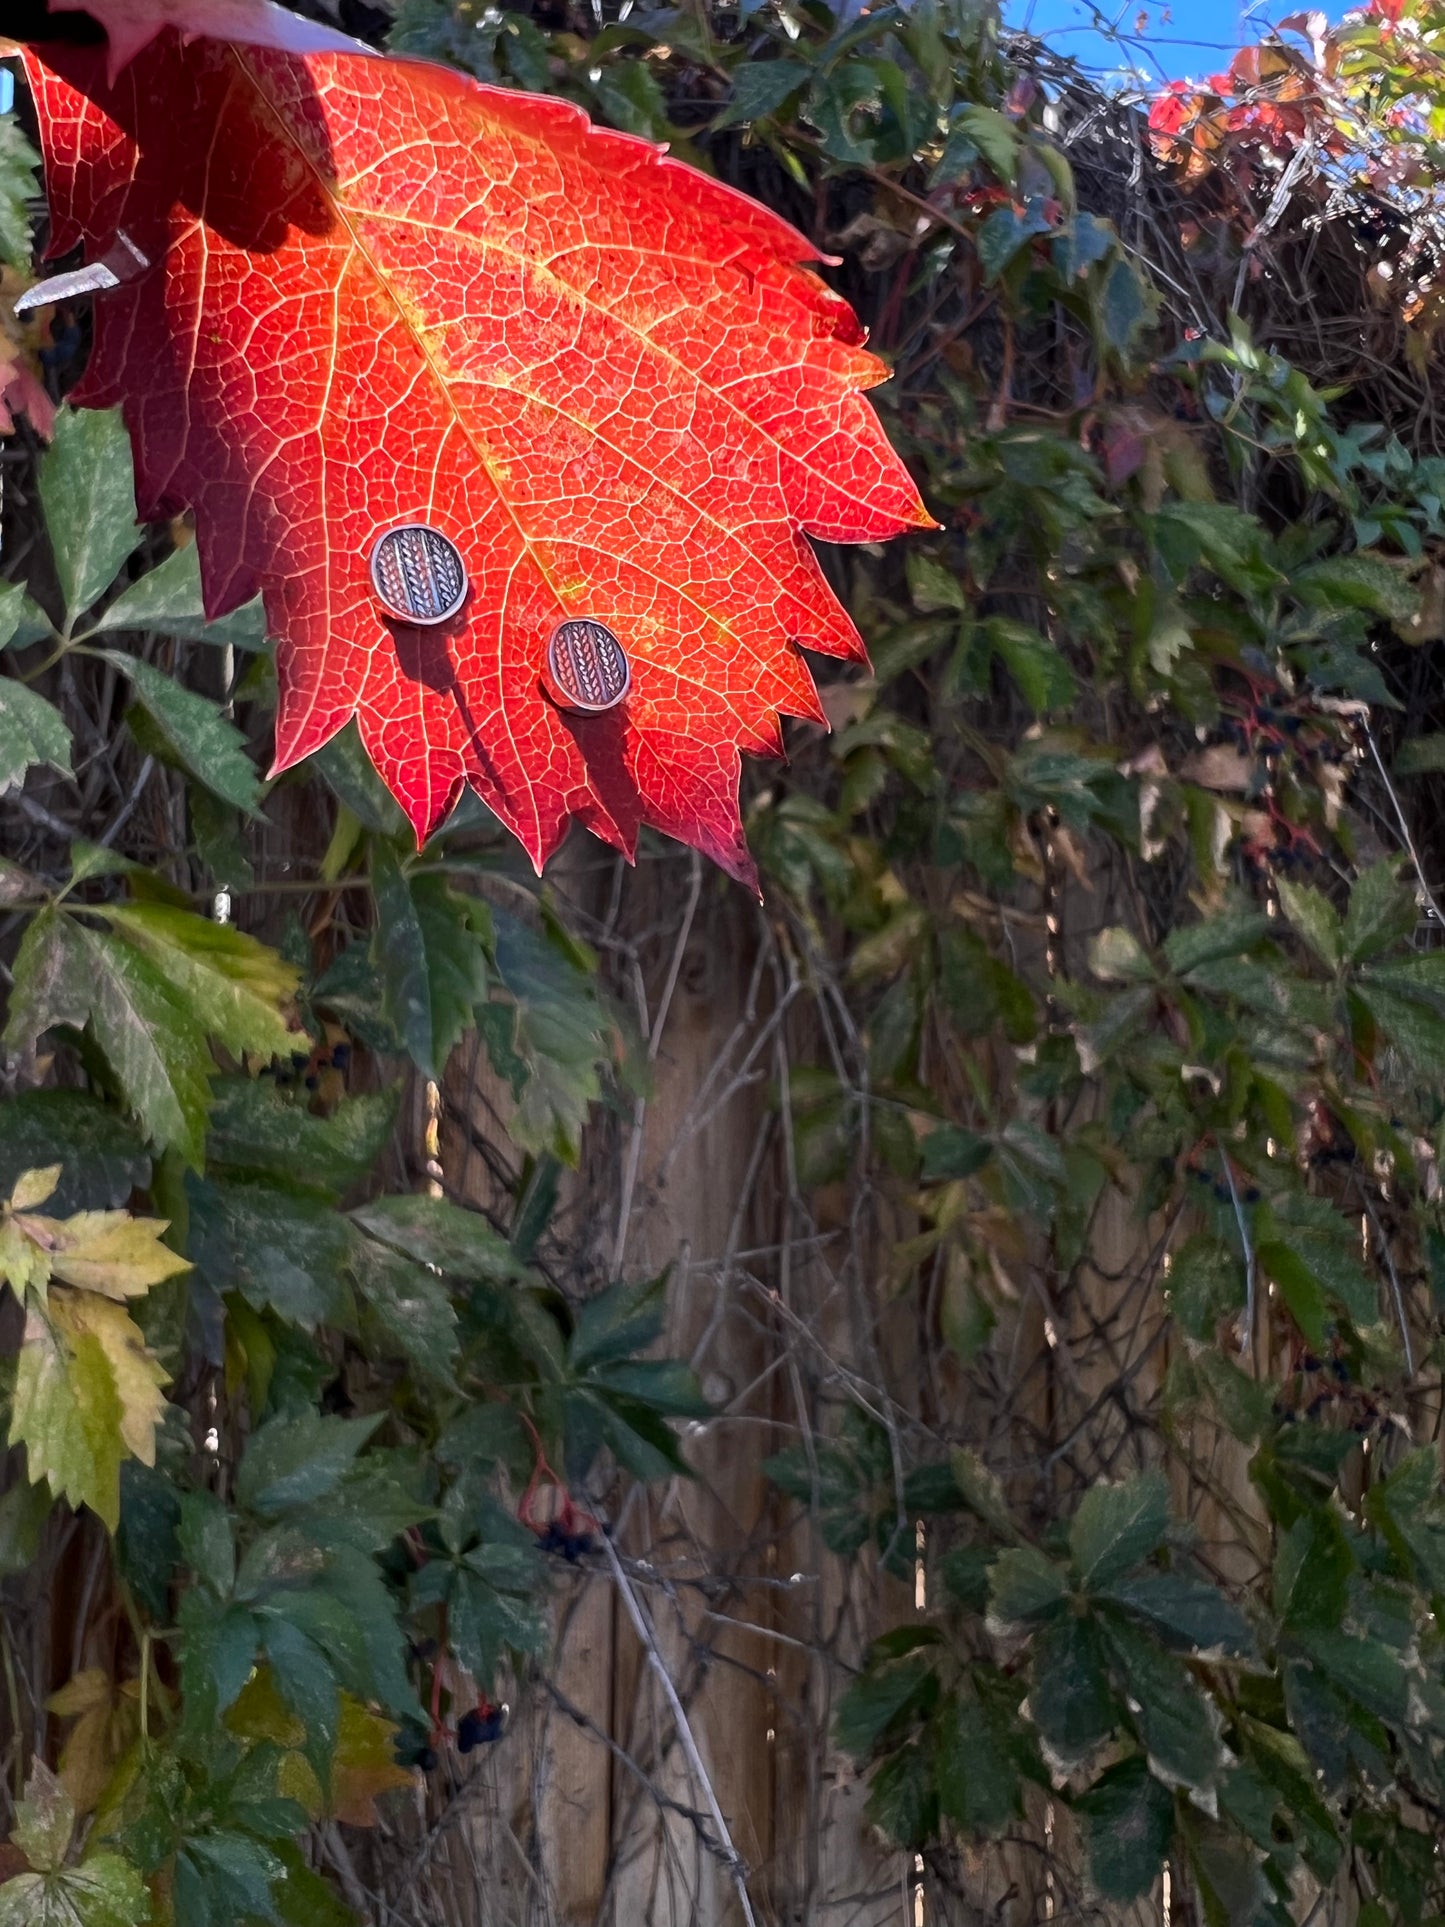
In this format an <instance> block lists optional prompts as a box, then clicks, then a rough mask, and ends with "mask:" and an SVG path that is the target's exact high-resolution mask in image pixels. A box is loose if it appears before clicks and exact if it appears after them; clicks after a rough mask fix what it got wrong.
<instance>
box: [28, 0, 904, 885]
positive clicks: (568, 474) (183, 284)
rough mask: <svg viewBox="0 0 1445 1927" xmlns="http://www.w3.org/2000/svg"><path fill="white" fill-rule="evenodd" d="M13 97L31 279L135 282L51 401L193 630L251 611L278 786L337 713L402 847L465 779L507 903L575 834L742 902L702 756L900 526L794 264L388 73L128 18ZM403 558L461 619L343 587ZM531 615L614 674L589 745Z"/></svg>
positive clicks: (724, 195) (431, 71) (727, 778)
mask: <svg viewBox="0 0 1445 1927" xmlns="http://www.w3.org/2000/svg"><path fill="white" fill-rule="evenodd" d="M91 10H92V11H93V12H95V13H96V14H98V15H99V16H101V17H104V15H105V13H106V11H107V8H106V7H105V5H104V4H101V5H97V6H96V7H94V8H92V9H91ZM228 10H229V11H231V12H234V11H235V8H234V6H232V7H231V8H230V9H228ZM152 11H153V12H156V11H157V10H156V9H155V8H152ZM242 11H245V9H242ZM258 11H260V10H258ZM204 15H205V8H204V7H201V6H198V5H197V4H196V0H189V4H179V5H178V4H171V5H168V6H166V7H163V8H160V9H159V11H158V13H157V19H159V18H160V17H162V16H163V17H164V18H165V19H167V20H172V19H177V18H181V17H182V16H184V19H183V24H186V23H188V22H190V21H193V20H195V19H200V18H203V17H204ZM268 17H269V18H271V19H272V20H274V18H275V15H274V13H273V14H270V15H269V16H268ZM26 66H27V71H28V73H29V76H30V80H31V84H32V87H33V90H34V93H35V98H36V103H37V108H38V112H39V117H40V125H41V132H42V137H43V144H44V148H45V154H46V160H47V178H48V185H49V194H50V201H51V209H52V218H53V239H52V249H53V251H54V252H57V253H59V252H64V251H67V250H69V249H71V248H74V247H76V246H82V247H83V248H84V250H85V253H86V256H87V258H95V257H98V256H102V255H105V254H106V252H107V250H109V249H111V248H113V247H114V246H115V244H116V240H117V236H118V235H124V236H125V237H126V238H127V240H128V242H129V243H130V244H132V245H133V246H135V247H136V248H138V249H139V250H140V251H141V253H142V254H143V255H144V256H145V257H146V259H147V260H148V261H149V262H150V263H151V264H152V265H151V267H150V268H149V269H148V271H146V272H144V273H142V274H140V275H139V276H138V278H136V279H134V280H132V281H129V282H128V283H126V284H125V285H123V286H122V287H120V288H118V289H116V290H115V291H113V292H112V293H110V294H108V295H107V296H105V297H104V298H103V299H101V300H99V301H98V302H97V303H96V334H95V345H94V349H93V352H92V357H91V362H90V367H89V369H88V372H87V374H86V376H85V379H84V382H83V384H82V386H81V388H80V390H79V391H78V392H77V394H76V396H75V399H76V400H77V401H80V402H83V403H89V404H93V405H97V406H105V405H110V404H112V403H120V404H121V405H122V406H123V408H124V411H125V417H126V421H127V423H128V425H129V427H130V430H131V434H132V439H133V441H134V445H135V453H136V468H137V477H138V487H139V495H140V505H141V511H142V513H143V514H144V515H145V516H147V517H152V516H165V515H172V514H175V513H176V512H178V511H180V510H182V509H185V508H193V509H194V510H195V512H196V521H197V537H198V542H199V546H200V553H201V562H202V572H203V579H204V583H205V589H206V598H207V606H208V609H209V610H210V612H211V613H212V614H213V615H219V614H221V613H223V612H224V611H226V610H228V609H231V608H233V607H235V606H236V605H237V604H239V603H241V602H242V601H244V600H246V599H247V598H249V597H250V596H252V595H254V594H255V593H256V592H257V591H258V590H259V591H260V592H261V593H262V594H263V595H264V597H265V602H266V609H267V615H268V620H269V624H270V627H271V629H272V631H273V633H274V634H275V635H276V636H277V637H278V638H279V651H278V669H279V680H280V705H279V713H278V718H277V732H276V768H277V769H278V770H282V769H286V768H288V767H289V766H290V765H292V764H293V763H295V762H296V761H298V760H299V759H300V758H301V757H303V756H305V755H307V754H308V753H310V752H311V751H313V750H315V749H318V748H319V747H320V746H321V745H322V744H324V743H325V742H326V741H327V740H328V739H329V738H330V737H331V736H332V735H334V734H335V732H336V731H337V730H339V729H340V728H342V727H343V725H345V724H346V723H347V722H348V721H349V720H350V719H351V718H352V717H353V716H355V717H356V718H357V720H358V723H359V726H360V730H361V736H362V740H363V741H364V743H365V745H366V748H367V750H368V751H369V753H370V755H371V757H372V759H373V760H374V762H375V763H376V766H377V768H378V769H379V770H380V772H381V774H382V776H383V777H384V779H385V780H386V782H387V784H388V786H389V787H390V788H391V789H392V791H393V792H394V793H395V795H396V796H397V797H398V799H399V800H400V801H401V803H402V804H403V806H404V807H405V809H406V811H407V814H408V816H409V817H410V819H411V821H412V823H413V825H414V826H415V828H416V831H417V834H418V836H419V837H424V836H425V835H426V834H427V833H428V832H429V831H431V830H432V829H433V828H435V826H436V825H437V824H438V823H439V822H440V821H441V819H442V818H443V817H444V816H445V815H446V813H447V812H448V810H449V809H450V808H451V807H452V805H453V804H454V803H455V801H456V799H457V796H458V794H459V792H460V790H461V788H462V785H463V784H464V783H466V782H470V783H471V784H472V785H473V786H474V787H475V788H476V789H477V791H478V792H479V793H480V794H481V796H482V797H483V798H484V799H485V801H486V802H487V803H488V804H489V805H490V806H491V807H492V809H493V810H494V811H495V812H496V813H497V815H498V816H499V817H500V818H501V820H502V821H503V822H504V823H506V824H507V825H508V827H509V828H510V829H511V830H513V831H514V832H515V834H516V835H517V836H518V837H519V838H520V839H521V841H522V843H523V844H524V846H525V847H526V849H527V851H528V854H529V855H530V856H531V857H532V859H533V861H534V862H536V863H537V864H538V865H539V866H540V864H541V863H542V862H543V861H544V860H545V859H546V857H547V856H548V855H549V854H550V853H551V852H552V851H553V850H554V849H555V848H556V847H557V845H558V843H559V842H560V841H561V839H562V837H563V835H564V834H565V832H566V829H567V826H568V823H569V820H570V818H572V817H577V818H579V819H580V820H581V821H582V822H584V823H585V824H587V825H588V826H589V827H590V828H591V829H592V830H594V831H595V832H596V833H597V834H598V835H600V836H602V837H603V838H605V839H606V840H607V841H608V842H609V843H611V844H613V845H614V846H615V847H617V848H618V849H620V850H623V851H625V852H627V853H628V854H630V853H631V852H632V850H633V849H634V847H635V843H636V839H637V835H638V831H639V829H640V827H641V826H642V825H643V824H650V825H653V826H654V827H656V828H658V829H660V830H663V831H665V832H667V833H668V834H670V835H672V836H675V837H679V838H681V839H682V840H684V841H685V842H688V843H691V844H694V845H696V846H697V847H698V848H699V849H701V850H703V851H705V852H706V853H707V854H709V855H710V856H712V857H714V858H715V859H716V860H717V861H718V862H719V863H721V864H722V865H723V867H724V868H726V869H727V870H729V871H730V872H731V873H732V874H733V875H735V876H739V877H743V878H746V879H749V880H752V878H753V875H754V873H753V869H752V863H751V859H750V857H749V855H748V852H747V847H746V843H745V841H744V838H743V833H742V827H741V822H740V819H739V814H738V802H737V785H738V776H739V754H740V752H742V751H747V752H750V753H755V754H776V753H778V752H779V751H780V749H781V736H780V726H779V717H780V715H782V714H791V715H797V716H809V717H815V718H817V717H819V716H820V713H821V712H820V711H819V709H818V705H817V697H816V693H815V691H814V688H813V683H812V679H811V677H810V675H809V672H808V669H807V667H806V664H805V662H804V660H803V657H802V655H801V654H800V645H801V646H806V647H808V648H812V649H816V650H820V651H823V652H824V653H827V654H830V655H835V656H845V657H853V658H855V659H857V658H861V657H862V654H863V651H862V645H861V643H860V641H859V639H858V636H857V632H856V631H855V629H854V626H853V624H852V622H851V620H850V619H849V617H848V615H847V614H846V612H845V611H844V610H843V608H842V607H841V605H840V604H839V602H838V601H837V599H836V597H835V596H834V595H833V593H832V591H831V590H830V589H829V587H828V585H827V583H826V582H825V580H824V577H823V575H822V572H821V570H820V568H819V566H818V563H817V561H816V559H815V557H814V555H813V553H812V550H811V548H810V546H809V543H808V541H807V539H806V538H807V536H810V535H811V536H816V537H820V538H823V539H826V540H829V541H835V542H853V541H873V540H877V539H879V538H882V537H886V536H891V535H895V534H897V533H899V532H901V531H903V530H905V529H909V528H918V527H927V526H930V522H929V517H928V515H927V513H926V511H925V510H924V508H923V506H922V504H921V502H920V500H919V498H918V494H917V491H916V490H915V488H914V486H913V484H912V482H911V480H910V479H909V477H908V475H907V473H906V471H905V470H904V468H903V467H902V464H901V463H900V462H899V460H898V458H897V456H896V455H895V454H894V453H893V451H892V449H891V448H890V447H889V445H888V442H887V440H886V438H885V436H884V434H883V432H882V429H881V427H880V426H879V423H878V421H877V418H876V416H875V415H874V413H873V411H872V409H871V407H870V405H869V404H868V403H867V401H866V400H865V399H864V398H863V392H862V391H863V390H865V389H867V388H869V387H871V386H873V385H874V384H875V383H877V382H878V381H880V380H882V379H883V378H884V376H885V374H886V370H885V369H884V367H883V365H882V364H881V363H880V362H878V361H877V360H876V359H874V358H873V357H872V356H871V355H869V354H868V353H867V352H866V351H865V350H864V348H863V345H862V342H863V334H862V330H861V328H860V326H859V324H858V322H857V320H856V318H855V317H854V315H853V313H852V311H851V310H850V309H849V307H848V306H847V304H846V303H845V302H844V301H842V300H841V299H840V298H839V297H838V296H836V295H835V294H833V293H832V292H831V291H830V290H829V289H828V288H827V287H826V286H825V285H824V284H823V282H821V281H820V280H819V279H818V278H817V277H816V276H815V275H814V274H813V273H811V272H810V271H809V270H808V269H807V268H806V267H804V266H802V265H800V263H802V262H804V261H806V260H807V259H808V258H810V256H812V255H813V250H812V249H811V248H810V247H809V245H808V243H807V242H806V241H805V240H804V238H803V237H802V236H801V235H799V234H798V233H796V232H795V231H794V230H793V229H792V228H791V227H789V226H788V225H787V224H786V223H785V222H783V221H781V220H779V219H778V217H777V216H775V215H773V214H771V213H769V212H768V211H767V210H766V209H764V208H762V207H760V206H757V205H756V204H755V203H753V202H752V201H750V200H748V199H747V198H746V197H745V196H743V195H741V194H739V193H736V192H734V191H733V190H731V189H729V188H727V187H724V186H721V185H719V184H718V183H716V182H713V181H711V180H708V179H707V178H706V177H704V176H703V175H701V174H699V173H697V172H695V171H694V170H692V169H690V168H688V167H685V166H683V165H681V164H680V163H678V162H676V161H673V160H670V159H667V158H664V156H663V155H662V154H661V153H660V152H659V151H658V150H656V149H655V148H653V147H651V146H649V145H647V144H646V143H644V142H641V141H638V140H636V139H633V138H631V137H628V136H623V135H618V134H611V133H604V132H599V131H598V130H596V129H594V128H592V127H590V126H589V124H588V122H587V120H586V118H585V117H584V116H583V115H582V114H581V113H580V112H579V111H578V110H577V109H575V108H573V107H571V106H568V105H565V104H564V103H562V102H559V101H555V100H549V99H539V98H534V97H527V96H521V95H514V94H510V93H507V92H504V91H501V90H498V89H495V88H488V87H483V86H480V85H478V84H477V83H475V82H473V81H470V80H468V79H466V78H464V77H463V76H461V75H459V74H456V73H453V72H451V71H449V70H447V69H444V68H441V67H434V66H431V65H429V64H426V63H423V62H419V61H412V60H403V59H391V58H383V57H379V56H369V55H366V54H364V53H360V52H353V51H349V50H345V49H343V48H341V47H337V48H331V47H327V48H324V49H319V50H313V51H303V52H288V51H284V50H281V49H279V48H278V47H276V46H275V45H274V44H272V45H269V46H256V45H246V44H240V43H237V42H235V41H228V40H225V39H218V38H183V37H182V35H181V33H180V32H179V31H178V30H177V28H176V26H174V25H160V26H159V28H158V29H157V25H156V22H155V21H151V20H149V16H148V33H147V36H146V40H145V44H144V45H143V46H141V47H140V50H139V51H138V52H136V53H135V56H134V58H132V59H130V60H129V61H128V63H127V64H125V65H124V66H122V67H121V68H120V70H119V71H118V72H117V73H116V75H115V77H114V79H113V80H111V79H108V77H107V59H106V50H105V49H104V48H103V47H99V46H78V47H77V46H62V45H59V44H52V45H46V46H41V47H39V48H32V49H30V50H28V51H27V57H26ZM414 522H420V523H424V524H427V525H430V526H431V527H432V528H434V529H436V530H438V531H440V532H441V533H442V534H443V535H444V536H446V537H447V538H449V540H450V541H451V542H452V543H454V544H455V545H456V548H457V550H458V551H459V552H460V555H461V558H462V562H463V564H464V567H465V570H466V573H467V576H468V578H469V582H470V592H469V594H468V596H467V599H466V601H465V603H464V605H463V606H462V608H461V610H460V612H459V614H458V615H457V616H456V617H455V619H453V620H452V621H450V622H447V623H444V624H442V625H439V626H433V627H427V628H421V627H416V626H406V625H404V624H400V623H397V622H395V621H393V620H391V619H390V618H389V617H388V616H387V614H386V613H385V611H384V609H383V608H382V606H381V604H380V603H379V601H378V598H377V594H376V590H375V588H374V586H373V581H372V577H371V573H370V568H369V557H370V555H371V552H372V550H373V548H374V546H375V544H376V543H377V541H378V539H379V538H380V537H381V536H382V535H383V534H384V533H385V532H386V531H388V530H390V529H392V528H394V527H396V526H398V525H399V524H406V523H414ZM568 620H573V621H576V620H587V621H591V622H595V623H601V624H603V625H605V627H606V628H607V629H609V630H611V631H612V633H613V634H614V635H615V636H616V637H617V639H618V640H619V642H620V643H621V645H622V647H623V649H624V650H625V651H626V655H627V658H628V664H629V667H630V670H631V684H630V688H629V691H628V694H627V697H626V699H625V701H624V702H622V703H621V704H620V706H618V707H616V708H614V709H612V710H609V711H607V712H606V713H604V714H591V715H581V714H576V713H572V712H569V711H568V710H566V709H564V708H562V707H561V706H560V705H559V704H557V703H556V702H554V701H553V700H552V699H551V697H550V696H549V694H548V693H547V691H546V689H545V688H544V685H543V680H542V670H543V664H544V660H545V657H546V651H547V646H548V642H549V639H550V638H551V636H552V635H553V633H554V632H555V631H556V630H557V628H558V626H559V625H560V624H561V623H563V622H564V621H568Z"/></svg>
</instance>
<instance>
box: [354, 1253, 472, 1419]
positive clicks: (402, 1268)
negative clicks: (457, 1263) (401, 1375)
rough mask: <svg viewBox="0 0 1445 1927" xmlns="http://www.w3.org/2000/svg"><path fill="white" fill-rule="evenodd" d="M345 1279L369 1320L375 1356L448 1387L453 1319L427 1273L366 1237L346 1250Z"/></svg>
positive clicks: (440, 1290)
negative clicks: (407, 1365)
mask: <svg viewBox="0 0 1445 1927" xmlns="http://www.w3.org/2000/svg"><path fill="white" fill-rule="evenodd" d="M351 1275H352V1277H353V1278H354V1279H355V1281H356V1287H357V1292H358V1294H359V1296H360V1299H361V1303H362V1305H363V1306H364V1307H365V1311H366V1313H368V1314H369V1315H370V1318H371V1320H373V1321H374V1325H375V1331H376V1334H377V1337H378V1338H379V1340H380V1344H379V1346H378V1347H377V1349H378V1350H379V1352H380V1354H381V1355H382V1356H383V1357H385V1356H392V1357H401V1358H405V1359H406V1360H407V1361H408V1362H409V1363H410V1364H412V1365H413V1366H415V1367H416V1369H417V1371H418V1372H419V1373H420V1374H421V1375H422V1377H423V1378H426V1379H430V1380H432V1381H433V1382H434V1383H436V1384H439V1385H448V1384H450V1383H451V1375H452V1367H453V1365H454V1364H455V1363H456V1358H457V1351H458V1342H457V1315H456V1312H455V1311H454V1310H453V1308H452V1302H451V1299H450V1298H449V1297H448V1296H447V1291H446V1287H445V1285H444V1284H443V1283H442V1281H441V1279H440V1278H438V1277H437V1275H436V1273H435V1272H433V1271H428V1270H427V1269H426V1267H425V1266H423V1265H419V1264H415V1263H413V1261H412V1260H411V1259H410V1258H404V1257H403V1256H402V1255H401V1253H400V1252H398V1251H389V1250H388V1249H387V1248H386V1246H385V1245H382V1244H376V1243H374V1242H373V1241H372V1240H371V1239H369V1238H359V1239H357V1241H356V1242H355V1244H354V1245H353V1247H352V1251H351Z"/></svg>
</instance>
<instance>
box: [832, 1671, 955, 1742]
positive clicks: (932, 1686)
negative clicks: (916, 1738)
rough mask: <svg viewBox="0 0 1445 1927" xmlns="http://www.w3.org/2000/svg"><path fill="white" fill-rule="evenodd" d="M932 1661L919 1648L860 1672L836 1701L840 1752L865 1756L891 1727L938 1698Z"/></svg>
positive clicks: (923, 1711) (835, 1733)
mask: <svg viewBox="0 0 1445 1927" xmlns="http://www.w3.org/2000/svg"><path fill="white" fill-rule="evenodd" d="M937 1665H938V1655H937V1653H936V1652H934V1651H933V1650H932V1649H929V1648H925V1649H923V1650H922V1651H919V1652H913V1653H907V1654H905V1655H904V1656H903V1657H902V1658H899V1659H890V1660H884V1661H883V1662H881V1663H880V1664H878V1665H876V1666H870V1667H869V1668H868V1670H867V1672H865V1673H862V1674H860V1675H859V1677H858V1678H857V1679H855V1680H854V1681H853V1682H852V1684H851V1685H850V1686H849V1687H848V1690H847V1691H846V1692H845V1693H844V1695H843V1697H842V1699H840V1700H839V1702H838V1716H837V1720H836V1722H835V1724H834V1728H833V1737H834V1739H835V1740H836V1741H837V1743H838V1745H839V1746H840V1747H842V1749H843V1751H844V1752H845V1753H851V1754H852V1755H853V1757H854V1758H855V1759H860V1760H861V1759H867V1758H868V1757H869V1756H870V1755H871V1754H872V1753H873V1752H874V1751H875V1749H876V1748H877V1747H878V1746H879V1745H880V1743H881V1742H882V1741H883V1740H884V1739H885V1737H886V1736H887V1735H888V1733H889V1732H890V1731H891V1730H892V1729H893V1728H894V1727H895V1726H902V1725H905V1724H907V1723H910V1722H911V1721H913V1720H914V1719H916V1718H918V1717H920V1716H921V1715H924V1714H926V1713H927V1712H928V1710H929V1707H930V1706H931V1705H932V1703H933V1701H934V1700H935V1699H936V1698H937V1697H938V1672H937Z"/></svg>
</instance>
